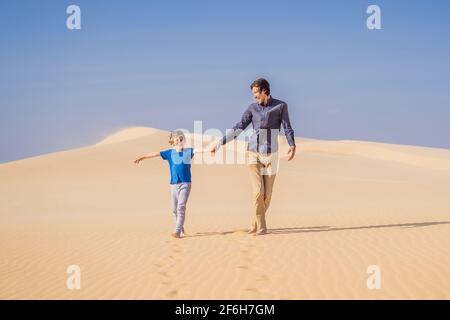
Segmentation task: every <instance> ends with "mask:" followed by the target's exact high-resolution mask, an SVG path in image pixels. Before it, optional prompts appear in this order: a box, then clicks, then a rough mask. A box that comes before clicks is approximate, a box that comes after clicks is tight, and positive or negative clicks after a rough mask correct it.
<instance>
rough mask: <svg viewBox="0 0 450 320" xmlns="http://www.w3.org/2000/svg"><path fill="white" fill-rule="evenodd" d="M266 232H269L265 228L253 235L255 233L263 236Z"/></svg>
mask: <svg viewBox="0 0 450 320" xmlns="http://www.w3.org/2000/svg"><path fill="white" fill-rule="evenodd" d="M265 234H267V231H265V230H260V231H258V232H255V233H254V234H253V235H254V236H263V235H265Z"/></svg>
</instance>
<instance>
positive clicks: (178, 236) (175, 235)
mask: <svg viewBox="0 0 450 320" xmlns="http://www.w3.org/2000/svg"><path fill="white" fill-rule="evenodd" d="M170 235H171V236H172V237H174V238H177V239H180V238H181V236H180V235H179V234H178V233H176V232H174V233H172V234H170Z"/></svg>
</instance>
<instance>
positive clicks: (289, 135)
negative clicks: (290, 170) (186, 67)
mask: <svg viewBox="0 0 450 320" xmlns="http://www.w3.org/2000/svg"><path fill="white" fill-rule="evenodd" d="M281 125H282V126H283V130H284V134H285V135H286V139H287V141H288V144H289V146H290V147H289V151H288V161H290V160H292V159H293V158H294V155H295V149H296V146H295V135H294V129H292V126H291V121H290V120H289V111H288V106H287V104H284V107H283V109H282V110H281Z"/></svg>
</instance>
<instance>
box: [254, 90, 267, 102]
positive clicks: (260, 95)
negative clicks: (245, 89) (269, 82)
mask: <svg viewBox="0 0 450 320" xmlns="http://www.w3.org/2000/svg"><path fill="white" fill-rule="evenodd" d="M252 94H253V97H254V98H255V100H256V102H258V103H259V104H262V103H263V102H264V101H266V100H267V97H268V95H267V94H266V91H261V88H258V87H253V88H252Z"/></svg>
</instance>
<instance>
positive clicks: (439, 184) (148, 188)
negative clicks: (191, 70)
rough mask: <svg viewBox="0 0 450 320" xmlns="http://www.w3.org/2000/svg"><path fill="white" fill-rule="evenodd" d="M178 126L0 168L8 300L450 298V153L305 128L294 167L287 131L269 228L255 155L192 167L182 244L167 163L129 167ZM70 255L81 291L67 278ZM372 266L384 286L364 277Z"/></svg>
mask: <svg viewBox="0 0 450 320" xmlns="http://www.w3.org/2000/svg"><path fill="white" fill-rule="evenodd" d="M167 136H168V132H166V131H162V130H157V129H153V128H145V127H138V128H128V129H125V130H123V131H119V132H117V133H115V134H113V135H111V136H109V137H107V138H106V139H104V140H103V141H101V142H100V143H98V144H96V145H93V146H88V147H85V148H79V149H74V150H69V151H64V152H57V153H52V154H48V155H43V156H38V157H33V158H28V159H22V160H18V161H14V162H10V163H5V164H0V194H1V195H2V198H1V202H0V222H1V223H0V229H1V230H0V298H1V299H25V298H31V299H313V298H318V299H399V298H406V299H449V298H450V281H449V280H448V279H450V268H448V266H449V265H450V197H449V190H450V166H449V164H450V150H445V149H434V148H423V147H414V146H401V145H392V144H384V143H375V142H364V141H321V140H313V139H303V138H297V144H298V149H299V151H298V154H297V156H296V158H295V159H294V160H293V161H291V162H287V161H286V158H285V156H284V155H285V153H286V152H287V144H286V141H285V138H284V137H282V138H280V141H281V142H282V143H281V150H280V152H281V154H282V156H284V157H282V158H281V165H280V172H279V174H278V177H277V180H276V182H275V190H274V193H273V198H272V205H271V207H270V210H269V212H268V226H269V229H270V230H269V231H270V233H269V234H268V235H266V236H263V237H252V236H248V235H247V234H246V233H245V229H246V227H247V226H248V225H249V224H250V222H251V221H252V218H253V217H252V210H251V209H252V203H251V202H252V200H251V190H250V182H249V178H248V176H247V170H246V167H245V165H242V164H235V165H225V164H213V165H207V164H194V165H193V168H192V173H193V189H192V192H191V197H190V199H189V203H188V209H187V220H186V231H187V233H188V236H187V237H186V238H184V239H180V240H177V239H172V238H171V237H170V236H169V234H170V232H171V230H172V226H173V220H172V215H171V209H170V195H169V184H168V182H169V173H168V168H167V164H166V163H165V162H164V161H162V160H160V159H153V160H147V161H144V162H142V163H141V164H139V165H135V164H134V163H133V160H134V159H135V158H136V157H137V156H139V155H142V154H145V153H148V152H150V151H158V150H161V149H165V148H168V145H167ZM206 138H211V137H206ZM198 139H200V136H198V135H193V136H192V141H191V143H192V144H195V142H196V140H198ZM207 144H208V139H205V141H204V143H203V145H207ZM237 144H238V145H239V146H241V149H237V150H236V149H235V150H233V144H232V143H230V144H229V145H227V148H226V152H225V153H227V152H241V151H242V147H243V146H244V145H245V144H244V143H243V142H238V143H237ZM220 156H222V155H221V154H219V155H218V157H220ZM196 157H198V156H196ZM69 265H78V266H80V268H81V289H80V290H69V289H67V287H66V280H67V277H68V276H69V275H68V274H66V269H67V267H68V266H69ZM371 265H377V266H379V268H380V270H381V288H380V289H378V290H369V289H368V288H367V285H366V281H367V278H368V277H369V274H367V268H368V267H369V266H371Z"/></svg>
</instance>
